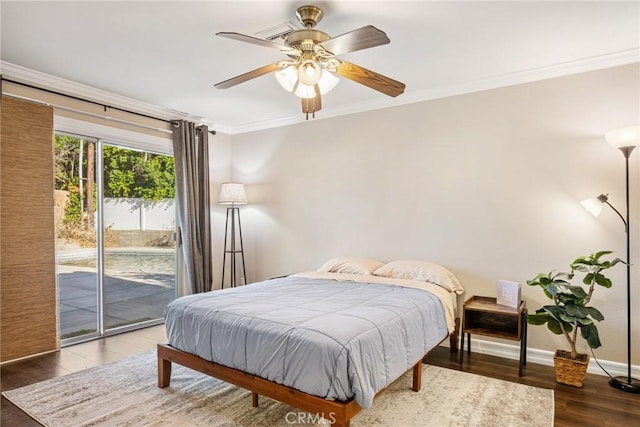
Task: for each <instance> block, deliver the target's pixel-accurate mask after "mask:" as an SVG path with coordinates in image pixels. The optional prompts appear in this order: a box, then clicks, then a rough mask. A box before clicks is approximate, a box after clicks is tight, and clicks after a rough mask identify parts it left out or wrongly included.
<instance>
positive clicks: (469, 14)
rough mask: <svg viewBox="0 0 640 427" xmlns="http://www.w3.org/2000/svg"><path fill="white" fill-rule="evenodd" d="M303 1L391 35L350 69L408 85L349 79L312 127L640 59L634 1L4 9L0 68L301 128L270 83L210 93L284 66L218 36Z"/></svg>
mask: <svg viewBox="0 0 640 427" xmlns="http://www.w3.org/2000/svg"><path fill="white" fill-rule="evenodd" d="M307 3H310V4H315V5H317V6H320V7H321V8H322V9H323V10H324V13H325V15H324V18H323V20H322V22H320V23H319V24H318V26H317V28H318V29H320V30H322V31H325V32H327V33H329V34H330V35H332V36H337V35H340V34H343V33H346V32H348V31H351V30H353V29H356V28H359V27H361V26H364V25H368V24H371V25H374V26H376V27H378V28H379V29H381V30H383V31H385V32H386V33H387V35H388V36H389V38H390V39H391V44H389V45H385V46H380V47H375V48H372V49H367V50H363V51H359V52H354V53H351V54H347V55H344V56H343V58H344V59H346V60H348V61H350V62H353V63H356V64H358V65H361V66H363V67H365V68H368V69H371V70H374V71H377V72H379V73H381V74H384V75H387V76H389V77H391V78H394V79H396V80H399V81H402V82H404V83H405V84H406V85H407V88H406V91H405V93H404V94H403V95H401V96H399V97H398V98H395V99H394V98H389V97H387V96H386V95H383V94H381V93H379V92H376V91H374V90H372V89H369V88H367V87H365V86H362V85H359V84H357V83H354V82H352V81H349V80H344V79H342V81H341V82H340V84H338V86H337V87H336V88H335V89H334V90H333V91H332V92H330V93H328V94H327V95H325V96H324V97H323V110H322V111H320V112H319V113H318V115H317V116H318V118H322V117H331V116H335V115H340V114H346V113H350V112H354V111H362V110H367V109H372V108H381V107H387V106H392V105H400V104H403V103H408V102H416V101H420V100H424V99H433V98H436V97H439V96H446V95H451V94H456V93H463V92H465V91H472V90H479V89H486V88H490V87H497V86H501V85H507V84H514V83H520V82H523V81H529V80H534V79H538V78H545V77H551V76H555V75H562V74H569V73H572V72H579V71H585V70H588V69H596V68H602V67H608V66H613V65H619V64H623V63H630V62H638V60H639V52H640V49H639V46H640V2H638V1H626V2H613V1H605V2H593V1H582V2H580V1H569V2H552V1H533V2H520V1H509V2H505V1H502V2H481V1H470V2H458V1H440V2H426V1H311V2H305V1H208V2H185V1H173V2H167V1H153V2H152V1H140V2H132V1H129V2H115V1H109V2H94V1H85V2H77V1H76V2H56V1H47V2H32V1H26V2H24V1H22V2H12V1H5V0H2V2H1V3H0V4H1V6H0V7H1V10H0V13H1V19H2V21H1V24H2V26H1V31H2V32H1V36H2V46H1V51H0V54H1V55H0V59H1V60H2V61H3V62H5V63H9V64H15V65H18V66H21V67H26V68H28V69H31V70H36V71H39V72H42V73H46V74H49V75H53V76H57V77H60V78H64V79H68V80H71V81H74V82H78V83H81V84H84V85H88V86H91V87H94V88H98V89H102V90H105V91H108V92H113V93H115V94H118V95H122V96H125V97H128V98H132V99H135V100H139V101H143V102H145V103H149V104H153V105H157V106H160V107H164V108H168V109H173V110H177V111H182V112H185V113H189V114H192V115H195V116H200V117H203V118H204V119H206V121H209V122H210V124H211V126H212V127H213V128H214V129H218V130H220V131H223V132H227V133H238V132H244V131H248V130H254V129H259V128H264V127H270V126H275V125H279V124H288V123H293V122H298V121H302V120H304V117H303V115H302V112H301V107H300V100H299V99H298V98H297V97H295V96H294V95H292V94H290V93H287V92H285V91H284V90H282V89H281V88H280V87H279V86H278V84H277V82H276V80H275V78H274V77H273V76H271V75H266V76H262V77H259V78H257V79H254V80H251V81H249V82H246V83H244V84H241V85H239V86H236V87H233V88H229V89H225V90H219V89H215V88H214V87H213V84H214V83H217V82H219V81H222V80H226V79H228V78H230V77H233V76H236V75H238V74H241V73H244V72H246V71H249V70H253V69H255V68H258V67H261V66H263V65H266V64H270V63H273V62H275V61H277V60H279V59H285V58H286V57H285V56H284V55H282V54H281V53H279V52H278V51H276V50H272V49H268V48H263V47H260V46H255V45H251V44H247V43H243V42H239V41H235V40H229V39H225V38H222V37H217V36H215V33H216V32H219V31H235V32H239V33H244V34H247V35H251V36H254V35H255V34H256V33H257V32H260V31H262V30H265V29H267V28H270V27H273V26H275V25H278V24H282V23H284V22H287V21H292V22H296V19H295V9H296V8H297V7H298V6H300V5H302V4H307ZM296 24H297V22H296ZM5 65H6V64H5ZM5 68H6V67H5Z"/></svg>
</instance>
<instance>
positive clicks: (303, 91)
mask: <svg viewBox="0 0 640 427" xmlns="http://www.w3.org/2000/svg"><path fill="white" fill-rule="evenodd" d="M294 93H295V95H296V96H298V97H300V98H307V99H308V98H315V96H316V90H315V88H314V87H313V86H309V85H306V84H304V83H302V82H300V83H299V84H298V87H297V88H296V91H295V92H294Z"/></svg>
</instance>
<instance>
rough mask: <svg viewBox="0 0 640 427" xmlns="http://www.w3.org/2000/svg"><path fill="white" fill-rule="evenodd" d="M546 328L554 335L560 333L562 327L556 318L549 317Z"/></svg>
mask: <svg viewBox="0 0 640 427" xmlns="http://www.w3.org/2000/svg"><path fill="white" fill-rule="evenodd" d="M547 328H549V330H550V331H551V332H553V333H554V334H556V335H562V328H561V327H560V323H559V322H558V321H557V320H556V319H549V321H548V322H547Z"/></svg>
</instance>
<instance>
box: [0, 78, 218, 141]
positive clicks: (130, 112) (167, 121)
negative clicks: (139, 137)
mask: <svg viewBox="0 0 640 427" xmlns="http://www.w3.org/2000/svg"><path fill="white" fill-rule="evenodd" d="M0 79H1V80H2V81H4V82H9V83H13V84H16V85H20V86H24V87H28V88H30V89H35V90H41V91H43V92H47V93H51V94H53V95H59V96H64V97H66V98H70V99H75V100H76V101H82V102H86V103H89V104H93V105H98V106H100V107H102V108H104V110H105V113H106V112H107V108H110V109H112V110H117V111H122V112H123V113H128V114H133V115H136V116H140V117H145V118H147V119H152V120H158V121H160V122H165V123H170V124H171V125H172V126H174V127H175V126H176V121H175V120H165V119H160V118H158V117H153V116H149V115H147V114H143V113H137V112H135V111H130V110H125V109H124V108H119V107H113V106H111V105H106V104H101V103H99V102H96V101H91V100H90V99H84V98H80V97H78V96H74V95H67V94H66V93H62V92H57V91H55V90H51V89H45V88H41V87H38V86H34V85H31V84H28V83H22V82H18V81H15V80H11V79H7V78H5V77H4V76H1V75H0ZM209 133H210V134H211V135H215V134H216V131H215V130H210V131H209Z"/></svg>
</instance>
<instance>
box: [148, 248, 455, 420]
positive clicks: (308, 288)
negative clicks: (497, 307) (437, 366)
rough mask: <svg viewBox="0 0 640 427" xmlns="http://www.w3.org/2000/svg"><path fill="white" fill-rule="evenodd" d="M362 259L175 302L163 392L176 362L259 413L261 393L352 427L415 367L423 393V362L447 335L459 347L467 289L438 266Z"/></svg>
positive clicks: (161, 361)
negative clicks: (248, 399)
mask: <svg viewBox="0 0 640 427" xmlns="http://www.w3.org/2000/svg"><path fill="white" fill-rule="evenodd" d="M337 260H341V259H337ZM342 260H344V259H342ZM365 261H370V260H368V259H364V260H361V262H360V263H358V262H355V264H354V261H353V259H349V262H348V263H347V264H346V265H347V266H350V267H353V266H354V265H356V266H360V267H362V266H363V265H366V268H359V269H356V271H355V272H354V271H353V268H344V267H345V263H344V262H342V263H341V262H337V261H336V259H334V260H330V261H329V263H327V264H331V265H329V266H327V264H325V266H323V267H321V268H320V269H319V271H315V272H306V273H300V274H295V275H291V276H287V277H282V278H276V279H271V280H266V281H263V282H259V283H255V284H251V285H249V286H243V287H238V288H232V289H224V290H219V291H215V292H209V293H204V294H197V295H190V296H186V297H182V298H179V299H177V300H175V301H174V302H172V303H171V304H169V306H168V307H167V309H166V311H165V319H166V327H167V336H168V340H169V342H168V344H166V345H164V344H161V345H159V346H158V386H159V387H161V388H163V387H167V386H169V383H170V377H171V363H178V364H181V365H184V366H187V367H190V368H192V369H195V370H198V371H200V372H203V373H205V374H208V375H211V376H214V377H216V378H219V379H221V380H223V381H226V382H229V383H232V384H235V385H237V386H239V387H242V388H246V389H248V390H250V391H251V392H252V403H253V405H254V406H257V405H258V396H259V395H260V394H262V395H265V396H267V397H271V398H273V399H275V400H278V401H281V402H284V403H287V404H290V405H292V406H294V407H296V408H299V409H302V410H305V411H309V412H312V413H315V414H320V416H323V418H325V419H328V420H329V421H331V422H332V424H333V425H335V426H348V425H349V420H350V419H351V418H352V417H353V416H354V415H355V414H357V413H358V412H359V411H360V410H361V409H363V408H365V409H366V408H368V407H370V406H371V405H372V403H373V399H374V397H375V396H376V395H377V394H379V393H381V392H382V391H383V390H384V389H385V388H386V387H388V386H389V385H390V384H391V383H392V382H393V381H395V380H396V379H397V378H399V377H400V376H401V375H402V374H403V373H405V372H406V371H407V370H409V369H412V371H413V387H412V388H413V390H414V391H419V389H420V381H421V373H422V368H421V364H422V359H423V358H424V357H425V356H426V355H427V354H428V353H429V352H430V351H431V350H432V349H433V348H435V347H436V346H437V345H438V344H440V343H441V342H442V341H444V340H445V339H446V338H447V337H451V347H452V348H455V347H456V344H457V339H456V334H457V321H456V307H457V304H456V301H457V298H456V297H457V295H459V294H460V293H462V291H463V290H462V287H461V285H459V282H458V281H457V279H455V276H453V275H452V274H451V273H450V272H448V270H446V269H442V267H439V266H437V265H435V264H429V268H428V269H427V270H426V271H427V274H417V273H419V271H418V270H416V268H415V262H413V264H408V265H410V266H411V267H412V268H407V266H404V267H403V268H400V269H398V265H399V264H397V262H396V264H393V263H389V264H393V265H392V267H387V269H386V270H385V269H383V268H382V267H385V266H388V264H382V263H379V262H376V263H372V264H371V265H367V264H366V262H365ZM405 263H406V262H405ZM378 264H379V265H378ZM400 265H401V266H402V264H400ZM336 266H338V267H336ZM340 266H342V268H340ZM437 267H439V268H440V270H438V269H437ZM394 268H395V269H394ZM434 268H436V270H434ZM407 271H408V272H409V273H410V274H405V273H406V272H407ZM434 271H435V272H434ZM373 273H376V274H375V275H374V274H373ZM422 273H424V271H422ZM416 279H418V280H416ZM425 279H429V280H425ZM436 282H437V283H436ZM452 283H453V286H452ZM445 285H446V286H445Z"/></svg>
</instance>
